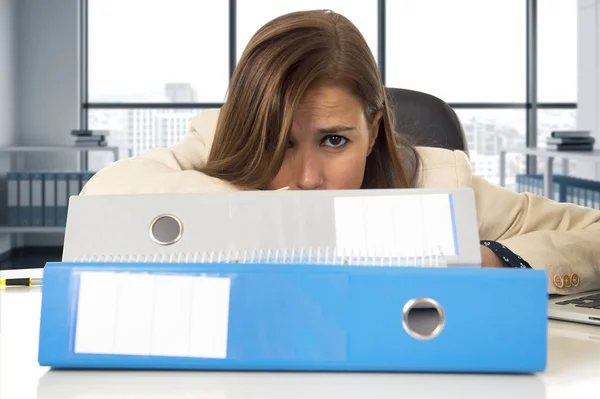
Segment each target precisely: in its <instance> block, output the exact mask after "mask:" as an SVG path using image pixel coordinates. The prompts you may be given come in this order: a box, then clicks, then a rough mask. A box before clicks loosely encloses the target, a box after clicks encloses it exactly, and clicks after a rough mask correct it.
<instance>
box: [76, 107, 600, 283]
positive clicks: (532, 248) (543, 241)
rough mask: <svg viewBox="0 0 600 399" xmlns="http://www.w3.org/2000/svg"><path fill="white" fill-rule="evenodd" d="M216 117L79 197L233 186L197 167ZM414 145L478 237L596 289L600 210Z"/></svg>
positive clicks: (109, 173)
mask: <svg viewBox="0 0 600 399" xmlns="http://www.w3.org/2000/svg"><path fill="white" fill-rule="evenodd" d="M218 114H219V111H218V110H208V111H203V112H200V113H199V114H198V115H197V116H196V117H194V118H193V120H192V121H191V123H190V128H189V130H188V132H187V133H186V135H185V137H184V138H183V139H182V140H181V141H180V142H179V143H177V144H175V145H173V146H171V147H169V148H157V149H152V150H149V151H147V152H145V153H144V154H143V155H141V156H138V157H133V158H128V159H123V160H121V161H118V162H116V163H114V164H112V165H110V166H108V167H106V168H104V169H102V170H100V171H99V172H97V173H96V174H95V176H94V177H93V178H92V179H91V180H90V181H89V182H88V183H87V184H86V186H85V187H84V188H83V190H82V192H81V195H98V194H103V195H106V194H135V193H165V192H169V193H173V192H177V193H183V192H213V191H234V190H236V188H235V187H233V186H231V185H230V184H228V183H226V182H224V181H221V180H219V179H215V178H211V177H208V176H206V175H204V174H202V173H200V172H198V171H197V169H199V168H201V167H202V166H203V165H204V163H205V162H206V159H207V157H208V152H209V149H210V146H211V145H212V140H213V135H214V132H215V127H216V124H217V118H218ZM418 150H419V153H420V154H421V156H422V158H423V166H422V170H421V187H424V188H454V187H471V188H473V190H474V192H475V198H476V203H477V216H478V223H479V234H480V238H481V239H482V240H496V241H499V242H501V243H502V244H504V245H506V246H507V247H508V248H509V249H510V250H512V251H513V252H515V253H516V254H517V255H519V256H521V257H522V258H523V259H525V260H526V261H527V262H528V263H529V264H530V265H531V267H533V268H534V269H542V270H545V271H546V274H547V276H548V292H549V293H551V294H572V293H578V292H582V291H589V290H594V289H600V211H597V210H593V209H591V208H586V207H582V206H577V205H574V204H561V203H556V202H554V201H551V200H549V199H547V198H545V197H541V196H537V195H532V194H529V193H524V194H517V193H515V192H513V191H510V190H508V189H504V188H502V187H498V186H495V185H492V184H490V183H488V182H487V181H485V180H483V179H482V178H480V177H478V176H474V175H473V174H472V172H471V167H470V164H469V161H468V158H467V156H466V154H465V153H464V152H462V151H451V150H444V149H437V148H426V147H420V148H419V149H418ZM523 273H527V271H526V270H523ZM572 282H574V283H572ZM507 290H508V291H510V287H507Z"/></svg>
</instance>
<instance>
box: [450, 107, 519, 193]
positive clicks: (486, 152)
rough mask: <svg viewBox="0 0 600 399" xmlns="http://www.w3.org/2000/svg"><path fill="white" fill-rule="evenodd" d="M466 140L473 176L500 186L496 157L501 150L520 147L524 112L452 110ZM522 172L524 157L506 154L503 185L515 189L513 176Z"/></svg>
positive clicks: (497, 157)
mask: <svg viewBox="0 0 600 399" xmlns="http://www.w3.org/2000/svg"><path fill="white" fill-rule="evenodd" d="M455 111H456V114H457V115H458V117H459V119H460V121H461V123H462V125H463V128H464V130H465V135H466V138H467V143H468V147H469V156H470V161H471V165H472V169H473V173H474V174H475V175H478V176H481V177H483V178H484V179H486V180H488V181H489V182H491V183H494V184H499V183H500V167H499V166H500V155H499V151H500V149H502V148H503V147H515V146H522V145H523V140H524V137H525V129H526V121H525V110H522V109H489V110H488V109H456V110H455ZM519 173H525V158H524V157H523V156H520V155H517V154H507V159H506V185H507V187H508V188H511V189H513V188H515V187H516V184H515V176H516V175H517V174H519Z"/></svg>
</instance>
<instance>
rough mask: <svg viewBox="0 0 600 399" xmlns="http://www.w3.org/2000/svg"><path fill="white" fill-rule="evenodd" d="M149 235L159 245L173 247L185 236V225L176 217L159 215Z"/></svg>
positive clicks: (151, 225) (154, 220)
mask: <svg viewBox="0 0 600 399" xmlns="http://www.w3.org/2000/svg"><path fill="white" fill-rule="evenodd" d="M148 234H149V235H150V238H151V239H152V241H154V242H155V243H157V244H159V245H171V244H174V243H176V242H177V241H179V240H180V239H181V237H182V236H183V223H182V222H181V220H180V219H179V218H178V217H177V216H175V215H170V214H164V215H159V216H157V217H155V218H154V219H153V220H152V222H151V223H150V228H149V231H148Z"/></svg>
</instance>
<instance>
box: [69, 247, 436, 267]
mask: <svg viewBox="0 0 600 399" xmlns="http://www.w3.org/2000/svg"><path fill="white" fill-rule="evenodd" d="M420 252H421V254H420V255H406V254H400V253H396V254H393V253H392V254H390V253H383V251H381V252H378V251H362V250H358V249H339V248H327V247H326V248H301V249H294V248H292V249H252V250H239V251H238V250H233V251H206V252H171V253H148V254H90V255H84V256H78V257H75V258H74V259H73V260H72V261H73V262H77V263H107V262H115V263H242V264H256V263H262V264H265V263H266V264H310V265H325V266H326V265H347V266H391V267H445V266H447V262H446V260H445V258H444V256H443V254H442V251H441V250H440V249H437V250H433V249H431V250H429V251H423V250H421V251H420ZM411 253H416V252H415V251H412V252H411Z"/></svg>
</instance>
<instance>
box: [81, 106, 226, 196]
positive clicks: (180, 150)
mask: <svg viewBox="0 0 600 399" xmlns="http://www.w3.org/2000/svg"><path fill="white" fill-rule="evenodd" d="M217 120H218V110H207V111H202V112H200V113H199V114H197V115H196V116H195V117H194V118H193V119H192V121H191V123H190V128H189V129H188V131H187V132H186V134H185V136H184V137H183V138H182V139H181V141H179V142H178V143H176V144H174V145H172V146H170V147H168V148H156V149H151V150H148V151H146V152H145V153H143V154H142V155H140V156H138V157H132V158H126V159H123V160H120V161H117V162H115V163H113V164H112V165H109V166H107V167H105V168H103V169H101V170H100V171H98V172H96V173H95V174H94V176H93V177H92V178H91V179H90V180H89V181H88V183H87V184H86V185H85V187H84V188H83V190H82V191H81V193H80V195H111V194H149V193H185V192H214V191H234V190H235V188H234V187H233V186H231V185H230V184H229V183H227V182H225V181H223V180H220V179H216V178H212V177H209V176H207V175H205V174H204V173H201V172H199V171H198V169H201V168H202V167H203V166H204V165H205V163H206V160H207V159H208V153H209V151H210V146H211V145H212V139H213V135H214V131H215V128H216V124H217Z"/></svg>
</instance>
